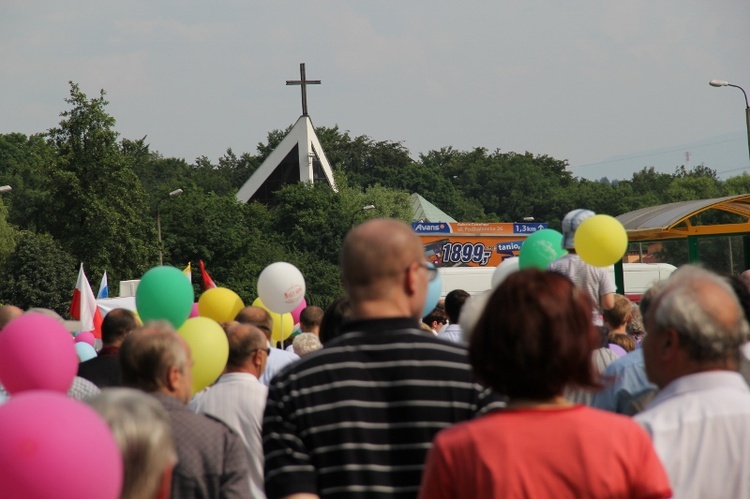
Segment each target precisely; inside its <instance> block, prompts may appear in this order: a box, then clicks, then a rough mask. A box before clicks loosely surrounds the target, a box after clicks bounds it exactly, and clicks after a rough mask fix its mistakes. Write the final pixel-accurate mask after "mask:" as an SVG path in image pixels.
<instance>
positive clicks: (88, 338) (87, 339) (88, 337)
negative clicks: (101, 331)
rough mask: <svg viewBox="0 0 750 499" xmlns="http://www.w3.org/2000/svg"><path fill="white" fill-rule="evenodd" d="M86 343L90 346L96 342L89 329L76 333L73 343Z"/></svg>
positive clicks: (93, 345)
mask: <svg viewBox="0 0 750 499" xmlns="http://www.w3.org/2000/svg"><path fill="white" fill-rule="evenodd" d="M80 342H84V343H88V344H89V345H91V346H92V347H95V344H96V338H95V337H94V335H93V334H91V331H84V332H82V333H78V335H77V336H76V338H75V343H80Z"/></svg>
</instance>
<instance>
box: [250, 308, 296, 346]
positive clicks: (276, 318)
mask: <svg viewBox="0 0 750 499" xmlns="http://www.w3.org/2000/svg"><path fill="white" fill-rule="evenodd" d="M253 306H254V307H260V308H264V309H266V310H268V313H269V314H271V319H273V328H272V329H271V344H273V345H276V343H280V342H282V341H284V340H285V339H287V338H288V337H289V335H290V334H292V332H293V331H294V319H293V318H292V314H289V313H288V314H277V313H276V312H273V311H272V310H269V309H268V307H266V306H265V305H264V304H263V300H261V299H260V298H256V299H255V301H254V302H253Z"/></svg>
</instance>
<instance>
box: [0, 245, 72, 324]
mask: <svg viewBox="0 0 750 499" xmlns="http://www.w3.org/2000/svg"><path fill="white" fill-rule="evenodd" d="M76 270H77V265H76V260H75V258H73V257H72V256H71V255H70V254H69V253H67V252H66V251H65V250H63V249H62V247H61V246H60V244H59V243H58V242H57V241H55V240H54V239H53V238H52V236H50V235H49V234H36V233H34V232H30V231H22V232H21V233H20V234H19V238H18V244H17V245H16V247H15V249H14V250H13V252H12V253H11V254H10V255H9V256H8V258H7V260H6V263H5V272H4V275H3V279H1V280H0V299H1V300H2V301H3V302H4V303H10V304H13V305H16V306H18V307H21V308H23V309H27V308H29V307H44V308H51V309H53V310H55V311H57V312H58V313H59V314H61V315H67V313H68V308H69V307H70V300H71V298H72V297H73V289H74V288H75V282H76Z"/></svg>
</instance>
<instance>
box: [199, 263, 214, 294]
mask: <svg viewBox="0 0 750 499" xmlns="http://www.w3.org/2000/svg"><path fill="white" fill-rule="evenodd" d="M198 266H199V267H200V269H201V280H202V281H203V291H205V290H207V289H211V288H215V287H216V283H215V282H214V280H213V279H211V276H210V275H208V272H206V267H205V266H204V265H203V260H198Z"/></svg>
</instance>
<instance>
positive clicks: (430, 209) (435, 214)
mask: <svg viewBox="0 0 750 499" xmlns="http://www.w3.org/2000/svg"><path fill="white" fill-rule="evenodd" d="M409 200H410V201H411V210H412V221H414V222H456V221H457V220H456V219H454V218H453V217H452V216H450V215H448V214H447V213H445V212H444V211H443V210H441V209H440V208H438V207H437V206H435V205H434V204H432V203H430V202H429V201H427V200H426V199H425V198H423V197H422V196H420V195H419V194H417V193H416V192H415V193H413V194H412V195H411V196H410V197H409Z"/></svg>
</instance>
